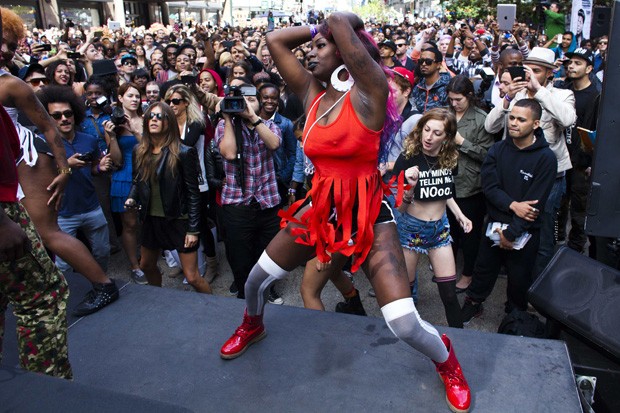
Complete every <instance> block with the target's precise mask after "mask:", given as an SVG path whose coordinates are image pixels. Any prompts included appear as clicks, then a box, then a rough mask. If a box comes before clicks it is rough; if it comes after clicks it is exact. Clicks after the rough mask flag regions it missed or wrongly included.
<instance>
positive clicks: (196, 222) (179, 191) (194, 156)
mask: <svg viewBox="0 0 620 413" xmlns="http://www.w3.org/2000/svg"><path fill="white" fill-rule="evenodd" d="M136 147H137V146H136ZM135 151H136V150H135V148H134V154H133V159H134V165H133V183H132V185H131V190H130V191H129V198H133V199H134V200H135V201H136V202H137V203H138V205H140V206H142V209H141V210H140V219H141V220H142V221H143V220H144V218H146V215H147V214H148V211H149V202H150V200H151V184H150V182H148V181H147V182H145V181H143V180H142V179H141V177H140V172H139V171H138V168H137V167H136V163H135V160H136V152H135ZM168 156H169V151H168V148H167V147H165V148H162V156H161V158H160V160H159V164H158V165H157V178H158V179H159V190H160V195H161V201H162V204H163V207H164V214H165V215H166V219H170V220H172V219H177V218H179V217H181V216H183V215H185V214H187V216H188V219H189V220H188V228H187V232H189V233H199V232H200V229H199V228H200V191H199V189H198V175H200V166H199V164H198V153H197V152H196V148H191V147H189V146H185V145H183V144H181V146H180V152H179V162H177V171H176V173H175V174H174V175H173V174H172V171H170V169H169V168H168Z"/></svg>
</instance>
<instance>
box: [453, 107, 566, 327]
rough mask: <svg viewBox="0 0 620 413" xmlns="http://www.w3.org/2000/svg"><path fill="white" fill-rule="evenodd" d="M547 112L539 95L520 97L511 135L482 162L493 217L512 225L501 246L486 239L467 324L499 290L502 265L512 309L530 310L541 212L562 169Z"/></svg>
mask: <svg viewBox="0 0 620 413" xmlns="http://www.w3.org/2000/svg"><path fill="white" fill-rule="evenodd" d="M541 114H542V107H541V106H540V104H539V103H538V102H537V101H536V100H534V99H522V100H519V101H518V102H517V103H516V104H515V105H514V106H513V108H512V110H511V111H510V115H509V117H508V135H509V138H510V139H506V140H503V141H501V142H498V143H496V144H495V145H494V146H492V147H491V149H490V150H489V152H488V154H487V157H486V158H485V160H484V163H483V164H482V170H481V177H482V188H483V190H484V195H485V196H486V199H487V212H488V218H489V219H488V222H489V224H491V223H502V224H507V225H508V226H507V227H506V228H504V229H503V230H501V229H496V230H495V235H494V237H497V236H498V237H499V245H498V246H499V248H497V246H495V247H494V245H495V242H494V241H492V240H491V239H490V238H489V237H486V238H483V240H482V242H481V245H480V250H479V252H478V257H477V259H476V265H475V267H474V274H473V281H472V283H471V285H470V286H469V289H468V290H467V296H466V298H465V304H464V305H463V308H462V311H461V312H462V316H463V322H465V323H467V322H469V321H470V320H471V319H472V318H473V317H477V316H479V315H480V314H481V313H482V302H483V301H484V300H485V299H486V298H487V297H488V296H489V295H490V294H491V292H492V291H493V286H494V285H495V281H496V280H497V275H498V273H499V270H500V267H501V265H502V264H504V265H505V266H506V268H507V270H508V288H507V295H508V303H507V306H506V312H510V311H511V310H512V309H513V308H518V309H519V310H526V309H527V290H528V288H529V287H530V285H531V283H532V269H533V263H534V261H535V260H536V255H537V251H538V245H539V241H540V224H541V222H540V218H539V217H538V215H539V212H540V211H541V210H544V207H545V202H546V201H547V198H548V197H549V193H550V191H551V187H552V185H553V182H554V180H555V176H556V172H557V160H556V157H555V155H554V154H553V151H551V149H549V145H548V144H547V141H546V140H545V138H544V135H543V133H542V129H540V127H539V126H540V118H541ZM524 233H529V234H530V235H531V238H530V239H529V241H527V243H526V244H525V245H524V246H523V248H522V249H519V250H515V249H514V242H515V240H517V239H518V238H519V237H520V236H521V235H523V234H524Z"/></svg>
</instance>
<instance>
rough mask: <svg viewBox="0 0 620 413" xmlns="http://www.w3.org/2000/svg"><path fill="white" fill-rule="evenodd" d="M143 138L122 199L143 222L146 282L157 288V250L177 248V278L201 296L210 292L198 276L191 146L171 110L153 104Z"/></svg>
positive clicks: (195, 180)
mask: <svg viewBox="0 0 620 413" xmlns="http://www.w3.org/2000/svg"><path fill="white" fill-rule="evenodd" d="M143 128H144V136H143V137H142V139H141V140H140V143H138V145H137V146H136V148H135V149H134V156H135V159H134V166H135V170H134V171H133V183H132V185H131V189H130V193H129V196H128V198H127V200H126V201H125V204H124V206H125V208H127V210H133V211H138V210H139V214H140V218H141V219H142V221H143V225H142V237H141V244H142V247H141V250H140V251H141V255H142V262H141V267H142V270H143V271H144V274H145V275H146V279H147V280H148V283H149V284H151V285H155V286H158V287H161V282H162V276H161V272H160V271H159V269H158V267H157V260H158V259H159V257H160V256H161V250H162V249H167V250H177V252H178V253H179V258H180V260H181V265H182V267H183V274H184V275H185V278H187V281H188V282H189V284H190V285H191V286H192V287H194V289H196V291H198V292H201V293H207V294H211V287H210V286H209V283H208V282H207V281H205V280H204V278H202V277H201V276H200V274H199V272H198V259H197V257H198V255H197V251H198V244H199V241H198V236H199V234H200V191H199V189H198V176H199V175H200V167H199V165H198V154H197V152H196V148H192V147H189V146H186V145H183V144H182V143H181V137H180V134H179V128H178V127H177V120H176V116H175V114H174V112H173V111H172V109H170V107H169V106H168V105H166V104H164V103H160V102H158V103H154V104H153V105H151V106H150V107H149V108H148V109H147V110H146V114H145V116H144V124H143Z"/></svg>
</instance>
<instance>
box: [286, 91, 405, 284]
mask: <svg viewBox="0 0 620 413" xmlns="http://www.w3.org/2000/svg"><path fill="white" fill-rule="evenodd" d="M324 93H325V92H323V93H320V94H319V95H318V96H317V97H316V98H315V100H314V101H313V105H312V107H311V109H310V112H309V113H308V118H307V120H306V127H305V129H304V135H303V136H304V137H305V145H304V153H305V154H306V156H308V158H309V159H310V160H311V161H312V163H313V164H314V168H315V173H314V177H313V179H312V189H311V190H310V191H309V192H308V195H307V197H306V199H302V200H299V201H297V202H296V203H294V204H293V205H291V207H290V208H289V209H288V210H286V211H281V212H280V216H281V217H282V222H281V227H282V228H284V227H285V226H286V225H287V224H288V223H289V222H295V223H299V224H301V225H303V227H302V228H296V229H294V230H293V235H297V236H298V238H297V240H296V242H297V243H299V244H303V245H311V246H314V247H315V248H316V254H317V257H318V258H319V261H321V262H329V261H330V257H329V255H328V254H327V253H328V252H329V253H330V254H331V253H335V252H338V253H340V254H343V255H346V256H351V255H354V259H353V266H352V268H351V272H355V271H357V270H358V269H359V267H360V265H361V264H362V263H363V262H364V260H365V259H366V256H367V255H368V252H369V251H370V248H371V247H372V243H373V238H374V230H373V226H374V223H375V220H376V219H377V216H378V215H379V210H380V208H381V201H382V199H383V195H384V193H385V194H387V193H389V188H388V187H387V186H385V185H384V184H383V182H382V180H381V175H380V173H379V170H378V169H377V165H378V156H379V144H380V135H381V131H373V130H370V129H368V128H367V127H366V126H365V125H364V124H363V123H362V122H361V121H360V120H359V119H358V117H357V114H356V113H355V109H354V108H353V105H352V103H351V99H350V94H349V93H347V95H346V96H345V97H344V104H343V106H342V110H341V111H340V114H339V115H338V118H337V119H336V120H335V121H333V122H332V123H331V124H329V125H325V126H323V125H319V124H318V123H316V124H315V121H316V112H317V110H318V106H319V105H318V104H317V101H318V99H320V98H321V97H322V96H323V95H324ZM307 133H308V135H307V136H306V134H307ZM399 192H400V191H399ZM309 198H310V199H311V200H312V204H311V207H310V208H309V209H308V210H307V211H306V212H305V213H304V214H303V215H302V216H301V217H300V218H299V219H297V218H295V214H296V213H297V212H298V211H299V209H301V208H302V207H303V206H305V205H307V204H308V199H309ZM334 213H335V214H334ZM354 220H355V222H356V223H355V224H354ZM355 230H357V232H356V233H355V234H354V235H353V231H355Z"/></svg>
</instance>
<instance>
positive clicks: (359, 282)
mask: <svg viewBox="0 0 620 413" xmlns="http://www.w3.org/2000/svg"><path fill="white" fill-rule="evenodd" d="M218 255H219V257H220V260H219V261H220V264H219V270H220V276H219V277H217V278H216V279H215V280H214V282H213V283H212V287H213V293H214V294H216V295H220V296H229V294H228V288H229V287H230V284H231V282H232V279H233V276H232V272H231V270H230V266H229V265H228V262H227V261H226V258H225V257H224V244H223V243H221V242H220V243H218ZM159 264H160V268H161V269H162V270H163V272H164V277H163V280H164V282H163V283H164V288H176V289H181V290H187V292H188V294H195V293H194V292H193V290H192V288H191V287H190V286H187V285H183V283H182V281H183V275H182V274H178V270H176V269H170V268H168V267H167V266H166V263H165V261H164V260H163V259H162V260H160V263H159ZM459 270H460V268H458V269H457V273H458V272H459ZM108 274H109V276H110V277H112V278H116V279H122V280H125V281H128V280H129V266H128V261H127V258H126V256H125V254H124V253H123V252H119V253H117V254H115V255H113V256H112V258H111V261H110V267H109V271H108ZM418 274H419V277H420V280H419V293H418V294H419V302H418V311H419V312H420V315H421V317H422V318H423V319H425V320H427V321H429V322H431V323H432V324H436V325H442V326H447V322H446V317H445V313H444V309H443V305H442V304H441V300H440V298H439V293H438V291H437V287H436V286H435V284H434V283H433V282H431V277H432V273H431V271H430V269H429V262H428V259H427V258H426V257H422V259H421V260H420V263H419V264H418ZM302 276H303V268H302V267H300V268H297V269H296V270H294V271H293V272H292V273H291V275H290V276H289V277H288V278H287V279H286V280H283V281H280V282H278V284H277V286H276V289H277V290H278V292H280V294H281V295H282V298H283V299H284V305H290V306H296V307H303V302H302V300H301V295H300V293H299V287H300V285H301V279H302ZM354 282H355V285H356V288H357V289H358V290H359V291H360V295H361V297H362V302H363V304H364V308H365V309H366V312H367V313H368V315H369V316H373V317H381V311H380V309H379V307H378V305H377V302H376V301H375V299H374V298H373V297H370V296H369V295H368V291H369V289H370V284H369V282H368V280H367V279H366V277H365V276H364V273H363V272H362V271H359V272H358V273H357V274H356V275H355V277H354ZM505 291H506V279H505V278H502V277H500V278H499V280H498V282H497V284H496V286H495V290H494V291H493V295H492V296H491V297H490V298H489V300H487V301H486V302H485V305H484V308H485V310H484V313H483V315H482V316H481V317H480V318H477V319H474V320H472V322H471V323H470V324H469V325H468V326H466V328H468V329H473V330H480V331H486V332H496V331H497V327H498V326H499V323H500V321H501V319H502V318H503V316H504V312H503V311H504V301H505V299H506V293H505ZM321 298H322V300H323V303H324V305H325V308H326V310H327V311H333V309H334V308H335V306H336V304H337V303H338V302H339V301H342V295H341V294H340V293H339V292H338V290H337V289H336V288H335V287H334V286H333V285H332V284H331V283H328V284H327V286H326V287H325V289H324V290H323V294H322V296H321ZM232 299H236V298H233V297H231V300H232ZM459 299H460V300H461V303H462V300H463V294H461V295H460V297H459ZM239 319H241V315H239Z"/></svg>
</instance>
